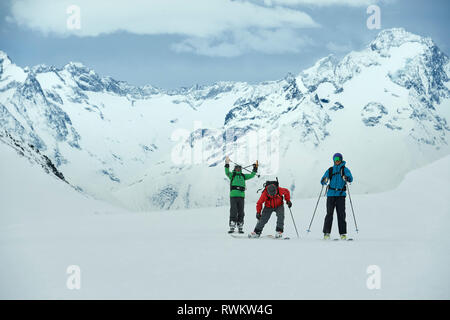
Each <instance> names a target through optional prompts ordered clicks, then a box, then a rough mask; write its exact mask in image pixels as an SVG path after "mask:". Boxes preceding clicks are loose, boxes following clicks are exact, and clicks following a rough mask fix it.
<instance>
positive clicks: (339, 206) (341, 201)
mask: <svg viewBox="0 0 450 320" xmlns="http://www.w3.org/2000/svg"><path fill="white" fill-rule="evenodd" d="M334 208H336V213H337V219H338V227H339V234H346V233H347V223H346V222H345V196H341V197H327V215H326V216H325V222H324V224H323V233H331V226H332V224H333V212H334Z"/></svg>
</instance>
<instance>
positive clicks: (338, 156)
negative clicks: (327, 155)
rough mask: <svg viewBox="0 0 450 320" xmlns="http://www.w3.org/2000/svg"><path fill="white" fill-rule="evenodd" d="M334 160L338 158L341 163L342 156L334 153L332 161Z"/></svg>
mask: <svg viewBox="0 0 450 320" xmlns="http://www.w3.org/2000/svg"><path fill="white" fill-rule="evenodd" d="M336 158H340V161H343V160H344V157H342V154H340V153H335V154H334V155H333V161H336V160H335V159H336Z"/></svg>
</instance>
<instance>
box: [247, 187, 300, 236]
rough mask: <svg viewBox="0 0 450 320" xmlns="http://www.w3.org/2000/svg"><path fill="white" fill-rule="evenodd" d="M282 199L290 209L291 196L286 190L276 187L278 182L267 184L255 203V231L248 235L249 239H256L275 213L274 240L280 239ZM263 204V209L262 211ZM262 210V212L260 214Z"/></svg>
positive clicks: (282, 220)
mask: <svg viewBox="0 0 450 320" xmlns="http://www.w3.org/2000/svg"><path fill="white" fill-rule="evenodd" d="M283 199H284V200H285V201H286V204H287V206H288V207H289V208H290V207H291V206H292V203H291V194H290V192H289V190H288V189H285V188H281V187H279V186H278V181H271V182H267V183H266V185H265V188H264V191H263V192H262V194H261V197H260V198H259V200H258V202H257V203H256V219H258V223H257V224H256V227H255V230H254V231H253V232H252V233H250V234H249V235H248V236H249V238H258V237H259V236H260V235H261V232H262V230H263V228H264V226H265V225H266V223H267V222H268V221H269V219H270V216H271V215H272V212H274V211H275V212H276V215H277V227H276V234H275V237H276V238H281V237H282V236H283V227H284V205H283ZM263 203H264V209H262V206H263ZM261 209H262V212H261Z"/></svg>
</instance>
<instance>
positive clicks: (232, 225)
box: [228, 221, 236, 233]
mask: <svg viewBox="0 0 450 320" xmlns="http://www.w3.org/2000/svg"><path fill="white" fill-rule="evenodd" d="M235 228H236V222H234V221H230V230H229V231H228V233H234V229H235Z"/></svg>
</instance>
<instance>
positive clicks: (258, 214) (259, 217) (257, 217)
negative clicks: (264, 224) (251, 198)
mask: <svg viewBox="0 0 450 320" xmlns="http://www.w3.org/2000/svg"><path fill="white" fill-rule="evenodd" d="M256 219H258V220H259V219H261V212H257V213H256Z"/></svg>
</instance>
